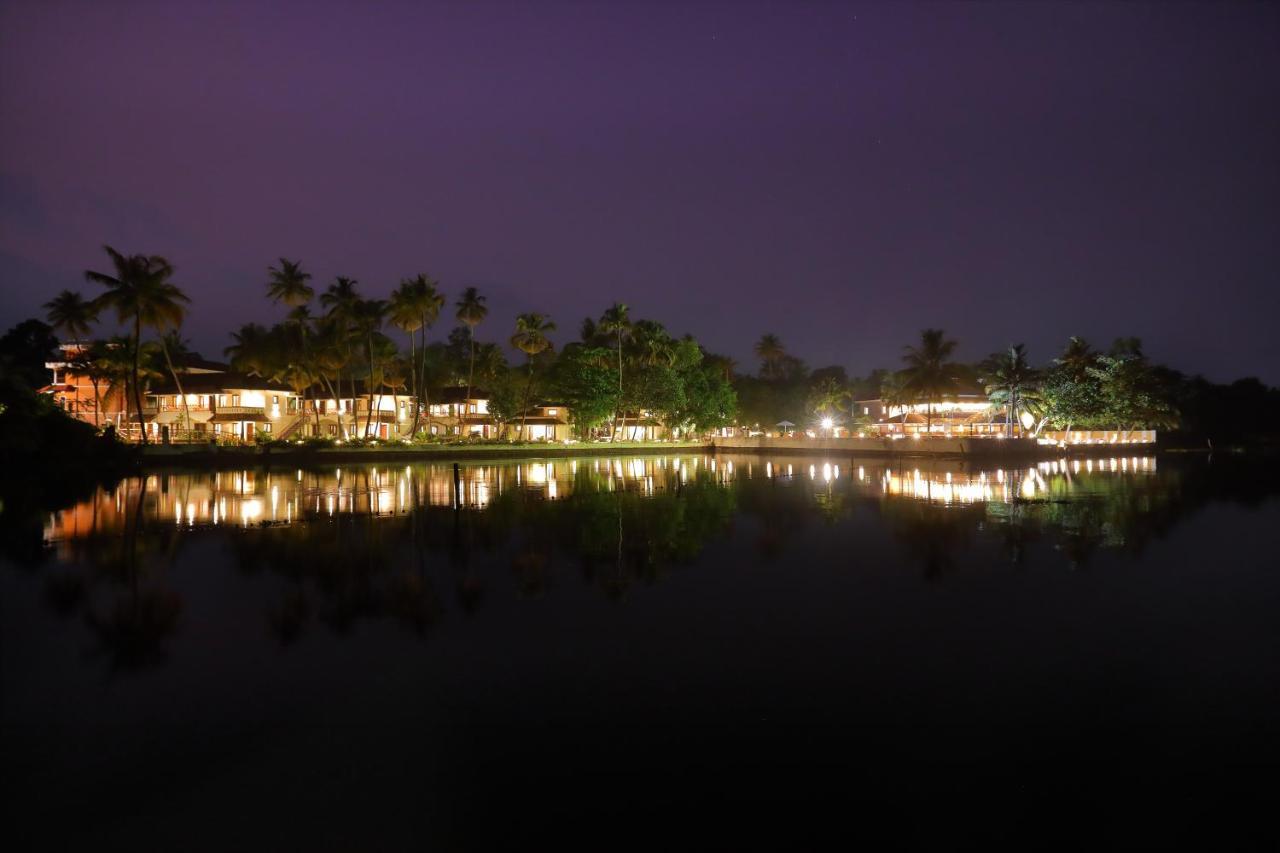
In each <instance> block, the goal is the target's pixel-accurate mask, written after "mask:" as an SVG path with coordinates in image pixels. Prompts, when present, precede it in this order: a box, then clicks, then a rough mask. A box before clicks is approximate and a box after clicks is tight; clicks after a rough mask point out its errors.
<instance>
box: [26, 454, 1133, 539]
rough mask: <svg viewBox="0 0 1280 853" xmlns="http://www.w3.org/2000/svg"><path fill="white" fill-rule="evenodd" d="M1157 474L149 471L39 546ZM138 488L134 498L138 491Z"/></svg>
mask: <svg viewBox="0 0 1280 853" xmlns="http://www.w3.org/2000/svg"><path fill="white" fill-rule="evenodd" d="M1155 473H1156V460H1155V459H1154V458H1153V457H1149V456H1142V457H1139V456H1134V457H1116V458H1112V457H1108V458H1103V459H1058V460H1051V461H1046V462H1040V463H1039V464H1037V465H1034V466H1028V467H1023V468H985V467H984V468H975V467H974V466H973V465H972V464H969V463H965V462H962V461H946V462H930V463H924V462H922V461H921V460H912V459H900V460H875V461H872V460H845V461H844V463H843V464H842V462H841V461H839V460H834V459H826V460H822V461H818V460H814V461H803V462H797V461H794V458H793V459H792V460H788V459H785V458H783V459H776V460H775V459H768V458H759V457H732V458H730V457H723V456H722V457H715V456H706V455H693V456H674V457H665V456H663V457H649V456H645V457H629V458H619V459H610V458H602V457H594V458H584V459H556V460H540V461H529V462H521V463H501V464H474V465H463V466H460V467H459V470H458V480H457V483H456V485H455V482H454V472H453V467H452V465H448V464H431V465H423V464H416V465H399V466H373V465H368V466H356V467H340V468H339V467H334V468H328V469H318V470H304V469H295V470H272V471H268V470H250V469H246V470H241V471H217V472H203V473H185V472H184V473H176V472H175V473H151V474H148V475H146V480H145V484H144V483H143V482H142V480H140V479H139V478H131V479H126V480H123V481H121V482H120V483H119V484H117V485H116V486H114V487H112V488H103V489H99V490H98V491H97V493H96V494H95V495H94V496H93V497H92V498H90V499H89V500H86V501H83V502H80V503H77V504H74V505H72V506H69V507H66V508H64V509H60V510H57V511H54V512H52V513H50V515H49V516H48V519H47V521H46V523H45V528H44V538H45V542H46V543H57V542H63V541H67V540H73V539H80V538H85V537H88V536H91V535H94V534H95V533H96V534H112V533H117V532H120V531H122V530H123V529H124V528H125V527H126V525H127V524H129V523H130V520H131V514H132V513H134V512H136V511H138V507H139V506H140V507H141V512H142V516H143V521H144V522H145V523H147V524H155V523H158V522H159V523H167V524H171V525H174V526H176V527H178V528H196V527H208V526H213V527H256V526H274V525H289V524H293V523H295V522H298V521H305V520H308V519H316V518H324V517H332V516H345V515H363V516H395V515H401V514H405V513H409V512H411V511H412V510H414V509H415V508H422V507H432V508H441V507H447V508H451V509H467V510H483V509H485V508H486V507H488V506H489V505H490V504H491V503H492V501H494V500H495V499H496V498H497V497H498V496H499V495H502V494H504V493H506V492H508V491H511V490H516V491H519V492H522V493H525V494H527V495H529V496H532V497H536V498H541V499H544V500H548V501H555V500H563V499H566V498H569V497H572V496H573V495H574V493H575V491H577V490H580V489H588V490H590V491H592V492H597V491H601V492H627V493H631V494H635V495H639V496H644V497H650V496H653V495H656V494H658V493H662V492H678V491H680V490H681V489H682V488H683V487H684V486H686V485H687V484H688V483H689V482H690V480H691V479H697V478H700V477H701V478H705V479H709V480H710V481H712V482H714V483H718V484H722V485H726V486H727V485H729V484H731V483H733V482H735V481H738V480H754V479H757V478H760V479H764V480H771V481H775V482H777V483H778V484H781V485H784V486H785V485H795V484H798V483H801V482H804V481H808V482H809V483H810V484H812V485H814V486H816V487H821V488H825V489H827V490H831V489H834V488H842V489H845V490H850V491H853V492H856V493H858V494H859V495H860V496H863V497H890V498H911V499H915V500H920V501H926V502H929V503H934V504H940V505H949V504H978V503H1008V502H1011V501H1017V500H1035V499H1040V498H1049V497H1053V496H1061V495H1066V494H1071V495H1081V494H1088V493H1089V491H1090V490H1091V489H1093V488H1105V486H1106V481H1108V480H1110V479H1111V478H1113V477H1134V476H1145V475H1152V474H1155ZM143 485H145V489H144V492H143V494H142V496H141V497H142V500H141V501H138V500H136V498H137V496H138V494H137V493H138V489H139V488H140V487H141V486H143Z"/></svg>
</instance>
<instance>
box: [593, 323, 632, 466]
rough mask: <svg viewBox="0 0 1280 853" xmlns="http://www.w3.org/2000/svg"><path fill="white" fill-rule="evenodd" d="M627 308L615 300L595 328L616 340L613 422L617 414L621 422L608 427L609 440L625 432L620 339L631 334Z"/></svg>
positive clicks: (625, 413) (625, 409) (625, 419)
mask: <svg viewBox="0 0 1280 853" xmlns="http://www.w3.org/2000/svg"><path fill="white" fill-rule="evenodd" d="M628 310H629V309H628V308H627V306H626V305H623V304H622V303H621V302H615V303H613V305H611V306H609V308H608V309H607V310H606V311H605V312H604V315H603V316H601V318H600V322H599V324H597V326H596V328H597V329H598V330H599V331H600V332H601V333H603V334H606V335H613V336H615V337H616V338H617V341H618V412H617V413H615V415H614V418H613V420H614V423H615V424H616V423H617V421H618V414H621V416H622V423H621V426H620V428H619V429H618V430H617V431H614V430H613V429H610V431H609V441H611V442H612V441H615V440H616V439H617V437H618V433H619V432H625V431H626V428H627V408H626V404H625V403H624V402H623V400H622V340H623V338H625V337H628V336H629V335H630V334H631V319H630V318H629V317H628Z"/></svg>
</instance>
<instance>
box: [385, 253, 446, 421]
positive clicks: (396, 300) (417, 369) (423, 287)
mask: <svg viewBox="0 0 1280 853" xmlns="http://www.w3.org/2000/svg"><path fill="white" fill-rule="evenodd" d="M436 285H437V282H435V281H433V280H432V279H431V278H430V277H428V276H427V275H426V273H419V274H418V275H417V276H415V277H414V278H407V279H403V280H402V281H401V282H400V286H399V287H398V288H397V289H396V290H395V291H394V292H393V293H392V294H391V303H390V306H389V309H390V313H389V318H390V320H391V323H392V325H394V326H395V327H396V328H398V329H400V331H402V332H404V333H405V334H407V335H408V336H409V382H410V388H411V389H412V393H413V395H414V396H415V398H416V399H415V402H414V408H413V426H412V427H411V428H410V434H412V435H417V433H418V416H419V413H420V412H421V410H422V408H423V407H424V406H426V407H428V408H427V411H428V413H429V412H430V408H429V407H430V400H429V397H428V394H427V393H425V389H426V386H427V383H426V382H425V375H426V358H427V329H428V328H429V327H430V326H431V325H432V324H433V323H435V321H436V319H437V318H438V317H439V316H440V309H441V308H442V307H443V306H444V296H443V295H442V294H440V293H439V292H438V291H437V290H436ZM414 332H421V334H422V361H421V363H419V359H418V352H417V345H416V342H415V340H414V337H413V333H414ZM420 380H421V381H420ZM427 418H428V420H430V414H428V415H427Z"/></svg>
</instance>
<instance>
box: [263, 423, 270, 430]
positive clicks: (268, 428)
mask: <svg viewBox="0 0 1280 853" xmlns="http://www.w3.org/2000/svg"><path fill="white" fill-rule="evenodd" d="M262 431H263V432H271V424H263V425H262Z"/></svg>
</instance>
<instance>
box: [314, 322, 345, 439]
mask: <svg viewBox="0 0 1280 853" xmlns="http://www.w3.org/2000/svg"><path fill="white" fill-rule="evenodd" d="M311 352H312V358H313V361H314V364H315V372H316V376H318V377H319V379H320V382H321V384H322V385H323V386H324V387H325V388H327V389H328V392H329V397H330V398H331V399H333V400H334V401H335V402H336V401H338V400H339V399H341V397H342V394H341V391H342V370H343V368H344V367H346V365H347V362H348V361H349V360H350V358H351V347H350V339H349V337H348V336H347V332H346V327H345V326H344V325H343V324H342V323H340V322H339V321H337V320H334V319H332V318H330V317H325V318H322V319H321V320H320V321H319V322H318V323H317V324H316V328H315V331H314V334H313V336H312V341H311ZM335 381H336V382H337V383H338V387H337V388H336V389H335V388H334V385H333V383H334V382H335ZM337 417H338V426H339V428H340V429H341V430H342V437H343V438H344V439H345V438H347V437H348V436H349V433H348V431H347V424H346V422H345V421H343V420H342V415H341V413H338V416H337ZM319 428H320V415H319V406H318V405H317V406H316V429H319Z"/></svg>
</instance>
